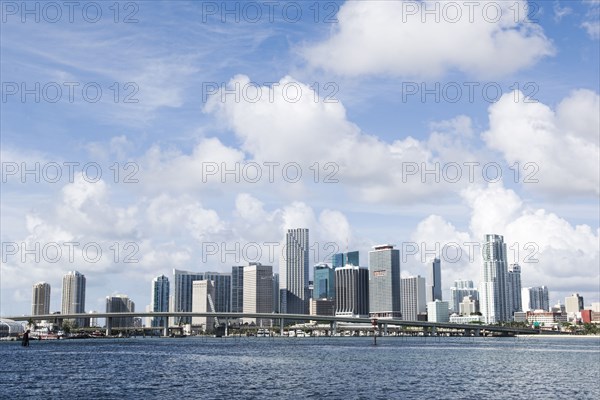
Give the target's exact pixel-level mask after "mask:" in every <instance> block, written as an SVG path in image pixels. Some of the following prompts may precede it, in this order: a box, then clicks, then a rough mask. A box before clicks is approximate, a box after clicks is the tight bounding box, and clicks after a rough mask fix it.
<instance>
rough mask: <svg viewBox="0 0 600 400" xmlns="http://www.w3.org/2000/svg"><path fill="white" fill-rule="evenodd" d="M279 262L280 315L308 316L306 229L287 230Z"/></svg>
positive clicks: (307, 238)
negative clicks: (281, 257)
mask: <svg viewBox="0 0 600 400" xmlns="http://www.w3.org/2000/svg"><path fill="white" fill-rule="evenodd" d="M285 244H286V246H285V249H284V251H283V254H282V256H283V259H282V260H281V261H280V264H279V265H280V271H279V275H280V276H279V289H280V299H281V306H280V310H281V312H282V313H288V314H308V299H309V296H310V295H309V289H308V268H309V266H308V251H309V248H310V242H309V236H308V229H306V228H297V229H288V230H287V233H286V235H285Z"/></svg>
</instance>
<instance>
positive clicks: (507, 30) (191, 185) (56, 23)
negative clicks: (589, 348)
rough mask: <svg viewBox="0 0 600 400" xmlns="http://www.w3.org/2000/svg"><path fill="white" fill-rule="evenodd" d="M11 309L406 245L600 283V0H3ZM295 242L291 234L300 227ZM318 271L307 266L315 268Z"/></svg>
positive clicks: (588, 297)
mask: <svg viewBox="0 0 600 400" xmlns="http://www.w3.org/2000/svg"><path fill="white" fill-rule="evenodd" d="M1 6H2V24H1V25H0V27H1V35H0V41H1V43H0V45H1V61H0V72H1V75H2V76H1V82H2V88H1V95H2V100H1V103H0V106H1V124H0V132H1V140H0V142H1V143H0V144H1V153H0V156H1V161H2V182H1V188H2V189H1V226H0V228H1V229H0V236H1V241H2V261H1V266H0V315H2V316H9V315H22V314H28V313H30V312H31V292H32V285H33V284H35V283H36V282H40V281H45V282H48V283H49V284H50V285H51V287H52V295H51V305H50V309H51V311H59V310H60V302H61V285H62V276H63V275H64V274H65V273H67V272H68V271H72V270H77V271H80V272H81V273H83V274H84V275H85V276H86V279H87V295H86V310H87V311H91V310H95V311H103V310H104V309H105V298H106V296H109V295H114V294H126V295H128V296H129V297H130V298H131V299H132V300H133V301H134V302H135V303H136V309H137V310H144V309H145V307H146V306H147V305H148V304H150V289H151V281H152V279H153V278H154V277H156V276H158V275H162V274H165V275H167V276H168V277H170V278H171V277H172V270H173V269H174V268H177V269H182V270H190V271H217V272H230V271H231V266H232V265H244V264H246V263H247V262H249V261H260V262H262V263H263V264H267V265H273V266H274V269H275V270H277V267H278V265H279V262H280V253H281V252H282V250H283V249H284V247H283V243H285V242H284V241H283V240H284V237H285V231H286V229H289V228H300V227H305V228H309V229H310V243H311V249H310V260H311V264H312V263H317V262H321V261H328V260H329V257H330V256H331V254H333V253H335V252H339V251H346V250H350V251H351V250H359V251H360V259H361V264H362V265H364V266H367V265H368V262H367V258H368V251H369V250H370V249H371V247H372V246H374V245H377V244H382V243H390V244H394V245H395V246H396V247H397V248H399V249H400V251H401V270H402V276H403V277H406V276H412V275H421V276H425V277H427V276H428V270H427V266H428V264H429V262H430V261H431V259H432V258H433V257H435V256H438V255H439V256H440V258H441V260H442V285H443V294H444V297H445V298H449V288H450V287H451V286H452V282H453V281H454V280H456V279H469V280H473V281H475V283H477V282H478V281H479V279H480V274H481V265H482V259H481V246H480V243H481V241H482V240H483V236H484V235H485V234H489V233H494V234H499V235H503V236H504V240H505V243H506V244H507V252H508V261H509V263H515V262H516V263H519V264H520V265H521V267H522V284H523V287H527V286H540V285H546V286H548V288H549V291H550V301H551V303H552V304H556V302H557V301H561V303H564V298H565V296H569V295H570V294H572V293H575V292H577V293H580V294H581V295H583V297H584V301H585V304H586V305H588V304H590V303H591V302H597V301H600V272H599V269H600V267H599V266H600V242H599V236H600V230H599V220H600V206H599V196H600V112H599V111H600V100H599V92H600V74H599V71H600V65H599V62H600V61H599V60H600V22H599V18H600V1H598V0H583V1H533V2H532V1H529V2H528V1H523V0H520V1H519V0H514V1H511V2H504V1H475V2H461V1H459V2H432V1H426V2H421V1H400V0H398V1H346V2H340V1H321V2H313V1H301V2H300V1H296V2H295V1H285V2H284V1H273V2H258V3H256V2H235V1H230V2H221V1H218V2H209V1H204V2H184V1H173V2H158V1H140V2H134V1H131V2H118V3H114V2H78V3H77V4H76V5H72V3H69V2H52V3H44V2H29V3H23V2H11V1H7V2H2V4H1ZM282 241H283V242H282ZM311 275H312V271H311Z"/></svg>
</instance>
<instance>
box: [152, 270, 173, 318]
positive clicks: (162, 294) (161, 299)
mask: <svg viewBox="0 0 600 400" xmlns="http://www.w3.org/2000/svg"><path fill="white" fill-rule="evenodd" d="M151 296H152V297H151V299H152V303H151V304H150V311H152V312H168V311H169V296H170V288H169V278H167V277H166V276H164V275H160V276H157V277H156V278H154V279H152V294H151ZM150 323H151V325H152V326H153V327H159V326H165V325H166V324H167V318H166V317H152V319H151V321H150Z"/></svg>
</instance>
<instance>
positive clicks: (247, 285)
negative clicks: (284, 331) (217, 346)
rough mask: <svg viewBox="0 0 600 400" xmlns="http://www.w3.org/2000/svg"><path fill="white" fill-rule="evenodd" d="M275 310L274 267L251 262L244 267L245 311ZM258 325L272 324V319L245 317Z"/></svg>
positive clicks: (270, 311)
mask: <svg viewBox="0 0 600 400" xmlns="http://www.w3.org/2000/svg"><path fill="white" fill-rule="evenodd" d="M272 312H273V267H272V266H270V265H262V264H260V263H250V265H249V266H247V267H244V313H245V314H246V313H272ZM243 322H248V323H252V322H255V323H256V325H258V326H265V327H266V326H270V324H271V320H270V319H260V318H258V319H257V318H243Z"/></svg>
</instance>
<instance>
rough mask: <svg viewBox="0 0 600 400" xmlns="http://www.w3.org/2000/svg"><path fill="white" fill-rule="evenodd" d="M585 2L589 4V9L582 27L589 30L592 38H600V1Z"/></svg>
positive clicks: (590, 0) (587, 0) (589, 0)
mask: <svg viewBox="0 0 600 400" xmlns="http://www.w3.org/2000/svg"><path fill="white" fill-rule="evenodd" d="M584 3H585V4H587V5H588V11H587V13H586V15H585V19H584V21H583V22H582V23H581V27H582V28H584V29H585V30H586V31H587V34H588V36H589V37H590V38H591V39H593V40H598V39H600V1H598V0H584Z"/></svg>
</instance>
